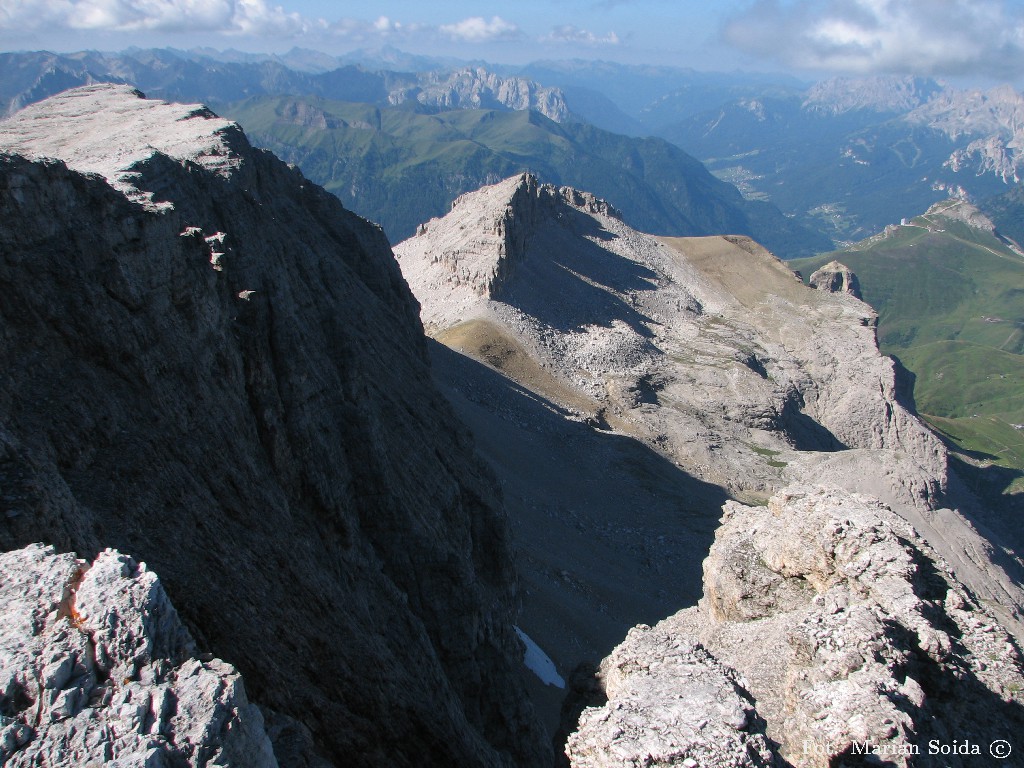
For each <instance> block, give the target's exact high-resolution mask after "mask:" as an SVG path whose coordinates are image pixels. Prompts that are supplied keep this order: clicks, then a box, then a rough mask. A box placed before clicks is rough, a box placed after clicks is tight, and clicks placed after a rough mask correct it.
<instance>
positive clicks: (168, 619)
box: [0, 545, 278, 768]
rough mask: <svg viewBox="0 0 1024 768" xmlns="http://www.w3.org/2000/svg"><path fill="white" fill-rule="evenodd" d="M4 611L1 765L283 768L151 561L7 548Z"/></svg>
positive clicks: (230, 674) (233, 681)
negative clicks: (201, 652) (200, 647)
mask: <svg viewBox="0 0 1024 768" xmlns="http://www.w3.org/2000/svg"><path fill="white" fill-rule="evenodd" d="M0 613H2V615H3V617H4V624H3V627H2V628H0V659H2V662H3V663H2V665H0V670H2V671H0V711H2V712H3V713H4V714H3V715H0V765H5V766H8V767H9V768H16V767H17V766H30V765H40V764H45V765H54V766H63V765H66V766H73V765H79V766H81V765H93V764H96V765H98V764H100V763H110V762H112V761H113V762H115V763H116V764H117V765H125V766H127V765H139V766H142V765H145V766H170V765H188V766H190V768H198V767H199V766H205V765H239V766H242V765H244V766H252V768H271V767H273V768H276V766H277V765H278V763H277V760H276V759H275V758H274V752H273V749H272V747H271V743H270V738H269V736H268V735H267V732H266V730H265V728H264V721H263V716H262V714H261V713H260V711H259V709H258V708H257V707H256V706H255V705H254V704H251V703H249V701H248V699H247V698H246V694H245V687H244V686H243V684H242V679H241V676H240V675H239V674H238V673H237V672H236V671H235V669H234V668H233V667H232V666H231V665H230V664H226V663H225V662H223V661H221V660H220V659H214V658H211V657H209V656H205V657H204V659H203V660H201V659H199V658H197V651H196V645H195V641H194V640H193V639H192V637H191V635H190V634H189V632H188V630H187V629H186V628H185V626H184V625H183V624H182V623H181V620H180V619H179V618H178V614H177V612H176V611H175V610H174V606H172V605H171V603H170V600H169V599H168V597H167V593H166V592H165V591H164V589H163V586H162V585H161V583H160V581H159V579H157V577H156V576H155V575H154V574H153V572H152V571H149V570H148V569H147V568H146V566H145V564H144V563H137V562H135V561H134V560H132V559H131V558H130V557H127V556H125V555H122V554H120V553H119V552H117V551H115V550H110V549H108V550H105V551H103V552H101V553H100V554H99V556H98V557H97V558H96V559H95V561H93V562H92V563H87V562H84V561H81V560H78V559H76V558H75V557H74V556H73V555H68V554H57V553H56V552H55V551H54V549H53V547H43V546H41V545H31V546H29V547H26V548H24V549H20V550H14V551H11V552H4V553H3V554H0Z"/></svg>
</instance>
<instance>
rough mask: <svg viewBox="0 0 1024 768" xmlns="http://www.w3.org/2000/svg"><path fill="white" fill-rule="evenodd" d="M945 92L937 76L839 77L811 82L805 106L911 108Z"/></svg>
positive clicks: (835, 112)
mask: <svg viewBox="0 0 1024 768" xmlns="http://www.w3.org/2000/svg"><path fill="white" fill-rule="evenodd" d="M941 92H942V86H941V85H940V84H939V83H937V82H936V81H935V80H931V79H925V78H920V77H910V76H905V77H898V76H892V75H880V76H877V77H860V78H852V77H836V78H832V79H830V80H823V81H822V82H820V83H817V84H816V85H814V86H812V87H811V89H810V90H809V91H808V92H807V97H806V98H805V99H804V102H803V107H804V109H808V110H811V111H816V112H824V113H826V114H833V115H839V114H842V113H844V112H852V111H854V110H861V109H864V110H870V111H872V112H893V113H901V112H908V111H910V110H912V109H914V108H916V107H919V106H921V105H922V104H924V103H926V102H928V101H929V100H930V99H932V98H933V97H934V96H935V95H936V94H939V93H941Z"/></svg>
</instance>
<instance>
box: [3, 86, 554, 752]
mask: <svg viewBox="0 0 1024 768" xmlns="http://www.w3.org/2000/svg"><path fill="white" fill-rule="evenodd" d="M0 152H2V154H0V221H2V222H3V223H4V224H3V226H2V227H0V281H2V283H3V285H4V296H3V301H2V302H0V313H2V322H0V327H2V329H3V331H2V335H0V369H2V370H3V371H4V375H3V377H2V381H0V413H2V418H0V425H2V426H0V489H2V490H0V499H2V502H0V503H2V507H0V549H3V550H18V549H20V548H22V547H26V546H29V545H33V544H34V543H35V542H44V543H46V544H48V545H52V546H55V547H56V548H57V551H58V552H76V553H78V556H80V557H81V558H83V559H84V560H85V561H87V562H96V563H97V564H96V565H93V566H92V567H91V568H89V570H88V571H86V572H85V580H84V581H83V582H82V586H80V587H78V592H77V594H78V599H77V602H75V603H74V605H76V606H78V608H76V610H78V611H79V612H80V613H81V615H82V616H83V618H82V619H81V620H79V619H76V618H75V615H74V614H72V613H70V608H67V609H66V610H63V609H61V608H60V606H61V605H64V603H65V600H64V597H62V596H61V595H62V594H63V592H62V590H63V591H65V592H66V591H67V590H66V589H65V586H67V585H68V584H71V585H74V583H75V578H77V577H75V576H74V575H73V572H74V571H75V570H76V569H81V568H84V566H81V567H80V566H79V565H77V564H76V563H75V561H74V560H73V559H72V558H70V556H68V555H59V556H58V555H53V554H52V553H51V554H44V553H43V552H42V551H41V550H38V549H36V550H26V552H28V553H29V554H26V555H23V556H13V555H12V556H10V558H9V559H7V560H5V561H4V571H3V576H2V577H0V578H2V584H3V590H4V593H5V595H7V594H9V593H10V592H11V591H12V590H13V591H14V594H13V595H11V596H10V599H12V600H14V601H15V602H18V601H21V602H20V603H19V604H21V605H23V606H24V611H27V612H28V613H25V615H26V616H28V615H31V616H34V617H36V618H33V619H32V621H34V622H36V624H33V625H32V626H31V627H27V626H26V627H25V628H24V629H25V631H24V632H23V633H22V634H21V635H20V636H19V637H21V638H22V639H19V640H15V641H13V642H14V644H13V645H11V644H8V643H7V641H6V640H5V645H4V646H3V649H2V653H3V656H2V657H0V668H2V669H4V670H10V672H8V671H5V672H4V673H3V674H4V675H5V677H4V678H3V679H2V681H0V682H2V683H3V685H5V686H6V688H4V689H2V690H0V711H2V714H3V716H4V718H5V720H4V723H5V725H4V731H3V732H4V737H3V738H4V742H3V745H4V746H3V748H4V749H5V750H6V752H5V754H6V755H8V756H9V757H8V760H9V764H17V765H20V764H28V761H33V762H32V764H41V761H48V764H63V765H68V764H78V765H80V764H82V763H76V762H75V761H74V760H71V762H68V761H67V760H65V762H63V763H61V762H59V758H60V756H61V755H67V754H73V755H79V754H81V755H86V754H89V755H91V754H98V753H97V752H95V750H100V751H103V750H106V749H107V747H106V746H105V745H108V744H113V745H114V746H113V747H112V748H113V749H114V751H115V752H117V754H136V755H148V754H149V752H148V751H147V750H157V751H160V752H161V754H163V753H166V754H167V755H168V758H167V759H168V760H170V761H171V762H169V763H168V762H160V761H159V759H158V758H154V759H153V761H152V762H146V765H164V764H168V765H170V764H174V765H178V764H179V763H178V762H174V761H175V760H177V759H178V758H177V757H171V756H173V755H179V754H180V755H185V754H193V755H195V754H198V752H196V751H195V750H199V751H202V750H207V751H206V752H203V754H204V755H206V757H204V758H203V759H202V760H199V761H198V763H197V764H199V763H202V764H212V763H210V762H209V761H210V760H212V759H213V758H214V756H215V755H216V754H219V753H217V752H216V750H217V749H222V750H223V754H224V755H227V754H228V752H229V751H230V750H232V749H234V748H235V747H233V746H231V744H237V740H233V739H234V736H238V738H240V739H241V738H243V737H246V734H248V736H249V737H251V738H250V739H249V741H248V742H246V743H247V744H248V745H249V746H246V749H247V750H250V751H248V752H246V753H245V754H248V755H251V756H252V759H251V760H250V758H248V757H246V758H244V759H243V758H238V757H236V758H232V759H230V760H228V759H227V757H225V758H224V759H225V760H226V761H227V762H226V763H225V764H232V765H236V766H242V765H246V766H248V765H260V764H263V763H261V762H260V761H263V762H265V763H272V759H273V758H272V757H269V756H267V754H266V752H265V750H264V749H263V746H261V744H263V742H262V741H261V740H260V737H259V733H258V731H259V730H260V726H259V720H260V718H259V713H258V712H257V713H254V712H253V708H252V707H251V706H249V707H248V708H247V706H246V704H245V702H246V696H245V695H242V693H241V690H242V689H241V685H240V683H239V682H238V680H237V675H236V673H235V672H234V671H233V669H232V668H234V669H236V670H237V671H238V672H241V673H242V675H243V677H244V680H245V694H247V696H248V701H249V702H252V703H255V704H257V705H258V706H259V707H260V709H261V711H262V713H263V715H262V717H263V727H264V730H265V731H266V733H267V734H269V736H270V739H271V741H272V743H273V751H274V755H275V756H276V760H277V761H278V762H279V764H281V765H322V764H324V761H327V762H328V763H330V764H335V765H384V764H386V765H395V766H402V765H408V766H411V765H424V764H428V765H429V764H432V765H467V766H468V765H477V766H496V765H513V764H518V765H543V764H546V763H547V762H548V761H549V759H550V757H549V755H550V747H549V746H548V745H547V744H546V743H544V741H543V740H542V736H541V731H540V730H539V728H538V727H537V725H536V722H535V719H534V714H533V710H532V708H531V706H530V704H529V703H528V701H527V699H526V696H525V693H524V692H523V690H522V683H521V682H520V680H521V678H520V671H521V669H522V667H521V659H522V644H521V642H520V641H519V640H518V637H517V635H516V634H515V630H514V627H513V620H514V616H515V613H514V611H515V599H516V579H515V573H514V570H513V559H512V553H511V548H510V541H509V536H508V523H507V520H506V519H505V517H504V513H503V510H502V506H501V500H500V493H499V489H498V487H497V484H496V482H495V479H494V477H493V475H492V474H491V472H490V471H489V470H488V469H487V468H486V467H485V465H484V464H483V463H482V462H481V461H480V460H479V459H478V458H477V457H476V456H475V455H474V452H473V448H472V444H471V440H470V437H469V435H468V434H467V432H466V431H465V430H464V428H462V427H461V426H460V425H459V424H458V422H457V420H456V418H455V416H454V414H453V412H452V410H451V408H450V407H449V406H448V404H447V402H446V401H445V400H444V399H443V398H442V397H441V395H440V394H439V393H438V392H437V390H436V389H435V387H434V385H433V384H432V382H431V378H430V369H429V365H428V360H427V352H426V347H425V344H424V339H423V335H422V329H421V326H420V324H419V321H418V319H417V317H416V303H415V300H414V299H413V297H412V295H411V294H410V293H409V290H408V288H407V286H406V284H405V282H404V280H403V279H402V277H401V274H400V273H399V270H398V267H397V265H396V264H395V261H394V259H393V258H392V255H391V252H390V249H389V247H388V245H387V242H386V240H385V238H384V236H383V234H382V233H381V231H380V229H379V228H378V227H376V226H374V225H372V224H369V223H367V222H366V221H364V220H362V219H360V218H358V217H357V216H355V215H353V214H351V213H349V212H348V211H346V210H344V209H343V208H342V206H341V205H340V203H339V202H338V201H337V199H335V198H333V197H332V196H330V195H329V194H327V193H326V192H324V191H323V190H322V189H320V188H319V187H317V186H315V185H313V184H311V183H309V182H308V181H307V180H306V179H304V178H303V177H302V176H301V175H300V174H299V173H298V172H297V171H296V170H294V169H292V168H289V167H288V166H286V165H285V164H284V163H282V162H280V161H278V160H277V159H276V158H274V157H273V156H272V155H271V154H269V153H267V152H263V151H259V150H256V149H254V148H253V147H251V146H250V145H249V143H248V141H247V140H246V138H245V136H244V134H243V133H242V131H241V129H240V128H239V127H238V126H237V125H235V124H233V123H230V122H227V121H224V120H221V119H220V118H217V117H216V116H214V115H213V114H212V113H211V112H209V110H207V109H205V108H202V107H198V106H195V105H192V106H188V105H171V104H165V103H162V102H159V101H152V100H146V99H144V98H142V96H141V94H139V93H138V92H136V91H134V90H133V89H131V88H129V87H127V86H109V85H104V86H91V87H86V88H81V89H77V90H73V91H68V92H66V93H63V94H61V95H58V96H55V97H53V98H52V99H50V100H48V101H45V102H41V103H39V104H37V105H34V106H32V107H30V108H27V109H25V110H23V111H21V112H19V113H18V114H17V115H15V116H14V117H13V118H12V119H10V120H8V121H6V122H3V123H0ZM108 548H115V549H116V550H117V551H118V552H120V553H123V554H121V555H117V556H115V555H110V554H107V555H104V554H101V553H104V552H105V551H106V550H107V549H108ZM54 558H56V559H54ZM97 558H99V560H98V561H97ZM112 558H113V559H112ZM118 558H120V559H118ZM129 558H134V560H130V559H129ZM44 561H45V563H52V564H47V565H45V568H46V569H47V570H46V572H47V573H51V574H53V578H52V579H51V578H50V576H47V577H46V578H47V579H50V581H48V582H47V583H48V584H50V586H48V587H47V590H46V591H45V592H44V591H40V588H39V587H38V585H37V584H36V583H35V582H36V581H37V579H35V577H34V576H33V575H32V574H33V573H35V571H33V570H32V569H33V568H35V569H38V568H41V567H43V566H42V565H40V563H43V562H44ZM139 562H145V563H146V566H147V568H148V572H152V573H155V574H158V575H159V577H160V582H161V583H162V584H163V587H164V589H166V593H167V595H168V596H169V597H170V600H171V601H173V604H174V606H175V608H176V609H177V614H178V616H179V617H180V621H181V625H182V626H183V627H184V628H186V629H187V630H188V634H191V636H192V637H193V638H194V640H195V648H194V652H193V648H192V646H191V645H189V643H188V642H186V639H185V633H184V632H180V633H177V634H174V633H172V634H174V637H177V638H178V640H176V641H175V644H171V645H168V647H167V649H166V654H165V652H164V651H157V650H152V651H148V650H147V651H145V652H143V650H138V649H143V646H145V647H146V648H148V644H149V643H153V644H155V646H156V645H160V643H162V642H163V640H161V639H160V637H163V635H160V636H150V635H145V633H142V634H137V633H135V631H134V630H132V633H133V634H132V635H131V638H129V641H130V642H129V646H130V647H126V646H124V644H123V643H122V641H121V639H119V638H120V637H121V635H119V634H118V633H117V632H115V633H114V637H113V639H112V642H113V643H114V645H115V646H116V649H115V650H116V652H114V651H111V653H110V654H104V653H101V652H100V649H99V641H100V637H101V635H102V632H104V631H106V630H105V629H103V627H105V626H107V624H104V622H105V621H106V620H105V619H103V616H104V615H106V614H104V613H102V611H101V610H100V608H99V606H96V607H95V608H96V611H99V612H94V611H93V609H92V608H90V611H91V612H86V611H84V610H83V609H82V607H81V606H82V598H83V590H85V589H86V587H87V586H88V581H89V579H90V578H91V575H92V574H94V572H95V575H99V574H100V573H101V572H104V571H105V569H107V567H108V565H109V568H110V569H112V570H113V571H114V572H117V571H118V569H120V571H121V572H125V573H127V574H128V575H127V576H126V578H128V579H129V581H130V582H131V583H140V582H139V579H143V582H141V583H142V584H149V582H148V581H146V580H145V579H148V577H143V576H137V577H136V576H133V575H132V574H137V573H141V571H140V568H141V566H136V565H133V564H132V563H139ZM101 566H102V567H101ZM62 580H63V581H62ZM50 582H52V584H51V583H50ZM18 585H21V586H20V587H19V586H18ZM147 589H150V587H147ZM151 593H152V590H151V589H150V596H152V594H151ZM36 598H38V600H37V606H36V607H34V608H33V607H31V606H30V605H26V601H32V600H33V599H36ZM147 599H149V598H147ZM146 605H147V604H146V603H145V602H142V603H140V604H138V605H136V606H134V608H135V609H137V610H138V611H141V612H142V613H141V614H132V613H131V612H130V611H127V610H126V612H125V613H124V614H120V613H119V614H118V615H120V616H122V618H123V619H124V621H127V622H134V623H132V624H131V626H133V627H134V626H136V624H137V623H138V622H139V621H142V622H143V623H145V622H146V621H147V620H148V619H146V618H145V616H146V613H145V609H146ZM160 605H164V602H162V598H161V602H160ZM118 610H120V609H118ZM161 610H164V609H161ZM55 611H56V613H54V612H55ZM167 611H169V609H166V611H165V612H167ZM4 616H5V619H6V618H7V617H8V614H7V613H6V612H5V614H4ZM76 622H77V624H76ZM108 623H109V622H108ZM48 628H52V632H50V629H48ZM6 629H8V627H6V626H5V630H6ZM11 629H14V628H13V627H12V628H11ZM164 629H166V627H164ZM161 631H163V630H161ZM40 632H42V633H43V634H40ZM54 633H56V634H61V633H63V634H64V635H66V637H65V639H64V640H62V641H60V642H65V643H67V644H68V645H67V646H66V647H67V651H65V650H63V649H64V648H65V646H61V645H60V644H59V643H58V640H57V639H56V635H55V634H54ZM144 635H145V637H144ZM179 635H180V637H179ZM5 636H6V634H5ZM146 637H149V638H150V639H148V640H147V639H145V638H146ZM90 641H91V642H92V643H94V644H96V649H95V651H93V650H92V649H91V648H87V646H89V643H90ZM168 642H169V641H168ZM155 646H154V647H155ZM19 648H20V649H21V650H18V649H19ZM33 649H35V650H33ZM37 651H38V653H37ZM87 651H88V652H87ZM12 654H13V655H12ZM25 654H28V655H25ZM40 654H41V655H40ZM62 654H66V655H63V656H62ZM125 654H127V656H125ZM108 656H109V659H108ZM213 658H219V659H223V660H224V662H225V663H224V664H220V663H219V662H216V663H215V662H212V661H204V659H213ZM90 659H93V661H90ZM110 665H113V666H110ZM228 665H231V667H229V666H228ZM11 675H13V677H12V676H11ZM12 680H13V681H14V683H13V684H12V683H11V681H12ZM182 686H185V687H188V686H193V687H199V688H200V689H202V690H201V691H200V692H199V693H198V694H197V695H198V696H199V698H200V699H201V700H202V704H203V707H205V709H203V708H199V709H197V710H196V712H195V714H196V718H195V719H194V721H192V722H191V724H190V725H189V726H188V728H189V729H191V728H194V729H204V728H206V726H204V725H203V723H206V722H208V723H209V728H208V729H206V730H205V731H204V733H203V734H199V733H196V734H194V737H193V732H192V731H191V730H188V729H186V728H185V726H184V725H182V724H181V722H180V720H181V716H182V714H183V710H182V706H184V704H183V702H185V701H187V700H188V699H187V698H186V694H188V691H182V690H181V689H182ZM207 689H209V691H211V692H212V691H215V690H219V691H221V692H222V693H219V694H217V695H218V696H220V697H221V698H219V699H213V700H211V699H209V695H208V694H207V693H204V692H203V691H206V690H207ZM231 690H234V691H235V693H233V694H232V693H230V691H231ZM229 694H230V695H229ZM189 695H190V694H189ZM210 695H212V694H210ZM230 696H234V697H235V698H234V699H231V698H230ZM147 697H148V698H147ZM174 701H177V702H178V714H177V715H175V714H174V713H173V712H172V709H173V703H174ZM147 702H149V703H147ZM115 705H116V706H117V710H116V711H113V710H112V709H111V708H112V707H114V706H115ZM165 705H166V706H167V707H169V708H170V709H168V710H167V711H165V710H164V709H163V707H164V706H165ZM147 707H148V709H147ZM211 707H213V709H211ZM147 712H148V713H149V714H147ZM231 713H237V716H238V717H239V718H240V720H239V723H238V724H237V727H236V725H234V724H232V723H233V722H234V721H233V720H231V719H230V718H231V717H235V715H234V714H231ZM226 717H227V718H228V719H227V720H225V718H226ZM116 718H120V719H119V720H117V721H116V723H115V719H116ZM133 718H134V719H133ZM202 718H207V719H206V720H204V719H202ZM85 721H88V724H89V726H88V728H89V729H88V730H87V731H82V730H81V729H80V728H79V724H80V723H83V722H85ZM104 723H107V724H109V728H110V729H112V730H111V731H110V732H108V731H107V730H104V729H105V728H107V726H106V725H104ZM82 727H85V726H82ZM225 728H226V729H227V732H225V731H224V730H223V729H225ZM93 729H96V730H93ZM239 729H240V730H239ZM72 731H74V733H72ZM207 731H208V732H207ZM236 731H238V732H237V733H235V732H236ZM93 734H95V738H94V736H93ZM228 736H232V738H228ZM246 738H248V737H246ZM12 739H13V741H12ZM119 739H123V740H126V741H123V742H122V741H118V740H119ZM217 745H221V746H217ZM250 747H251V749H250ZM207 748H209V749H207ZM68 750H71V751H70V752H68ZM76 750H78V751H76ZM83 750H85V751H83ZM89 750H92V751H89ZM118 750H122V751H121V752H118ZM189 750H193V752H192V753H190V752H189ZM210 750H213V751H210ZM103 754H104V755H107V754H108V752H104V753H103ZM147 759H148V758H147ZM189 759H193V758H189ZM195 759H196V760H198V758H195ZM19 761H23V762H19ZM204 761H205V762H204ZM126 764H127V763H126ZM131 764H133V765H135V764H140V765H141V764H142V763H140V762H132V763H131ZM218 764H221V763H220V762H218Z"/></svg>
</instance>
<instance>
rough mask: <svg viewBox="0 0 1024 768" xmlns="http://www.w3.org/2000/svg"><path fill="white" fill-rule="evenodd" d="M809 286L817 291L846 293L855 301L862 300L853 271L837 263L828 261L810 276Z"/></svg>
mask: <svg viewBox="0 0 1024 768" xmlns="http://www.w3.org/2000/svg"><path fill="white" fill-rule="evenodd" d="M810 284H811V285H812V286H814V287H815V288H817V289H818V290H819V291H828V292H829V293H848V294H850V295H851V296H853V297H854V298H855V299H860V298H863V297H862V296H861V294H860V282H859V281H858V280H857V276H856V275H855V274H853V270H852V269H850V268H849V267H848V266H846V265H845V264H840V263H839V262H838V261H830V262H829V263H828V264H826V265H825V266H823V267H822V268H821V269H818V270H815V271H814V273H813V274H811V278H810Z"/></svg>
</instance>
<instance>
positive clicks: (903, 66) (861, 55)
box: [722, 0, 1024, 78]
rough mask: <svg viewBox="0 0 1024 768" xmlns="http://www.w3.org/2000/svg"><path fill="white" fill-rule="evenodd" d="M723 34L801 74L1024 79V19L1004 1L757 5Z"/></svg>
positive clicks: (817, 0) (803, 0)
mask: <svg viewBox="0 0 1024 768" xmlns="http://www.w3.org/2000/svg"><path fill="white" fill-rule="evenodd" d="M722 34H723V37H724V39H725V40H726V41H728V42H729V43H731V44H732V45H734V46H736V47H737V48H739V49H741V50H744V51H746V52H748V53H753V54H756V55H758V56H761V57H764V58H768V59H772V60H775V61H779V62H782V63H784V64H787V65H790V66H794V67H799V68H801V69H809V70H830V71H844V72H850V73H859V74H867V73H873V72H886V73H900V74H918V75H951V76H952V75H983V76H989V77H998V78H1006V77H1010V78H1019V77H1020V76H1021V75H1022V74H1024V14H1022V12H1021V10H1020V6H1019V5H1018V4H1011V3H1009V2H1007V1H1006V0H825V1H824V2H822V1H821V0H796V2H781V0H756V2H754V3H753V4H752V5H750V6H748V7H747V8H746V9H745V10H744V11H743V12H742V13H741V14H739V15H738V16H736V17H734V18H732V19H731V20H729V21H728V22H727V23H726V24H725V26H724V28H723V31H722Z"/></svg>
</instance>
